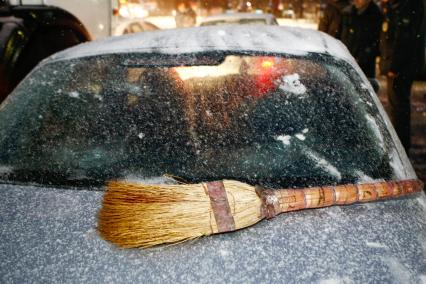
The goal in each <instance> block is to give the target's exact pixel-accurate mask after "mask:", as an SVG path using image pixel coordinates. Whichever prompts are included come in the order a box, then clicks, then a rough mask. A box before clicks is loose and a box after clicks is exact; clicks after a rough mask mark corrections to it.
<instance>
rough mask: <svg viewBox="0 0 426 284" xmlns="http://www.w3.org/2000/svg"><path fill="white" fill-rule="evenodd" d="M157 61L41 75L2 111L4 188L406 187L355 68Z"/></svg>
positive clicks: (307, 60)
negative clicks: (133, 184)
mask: <svg viewBox="0 0 426 284" xmlns="http://www.w3.org/2000/svg"><path fill="white" fill-rule="evenodd" d="M146 56H147V55H139V56H136V55H114V56H112V55H109V56H102V57H100V56H98V57H89V58H81V59H73V60H66V61H59V62H53V63H49V64H46V65H43V66H42V67H40V68H38V69H37V70H35V71H34V72H33V73H32V74H31V75H30V76H29V77H27V78H26V79H25V81H24V82H23V83H21V85H20V86H19V87H18V88H17V89H16V90H15V91H14V93H13V95H11V96H10V97H9V98H8V99H7V100H6V101H5V102H4V104H2V105H1V107H0V179H1V180H3V181H4V182H14V183H15V182H21V183H22V182H24V183H26V182H31V183H41V184H45V185H48V184H54V185H81V186H86V185H89V184H103V183H105V182H106V181H108V180H111V179H119V178H127V179H141V180H143V179H147V178H151V177H160V176H163V175H166V174H167V175H172V176H176V177H179V178H180V179H182V180H184V181H187V182H191V183H192V182H201V181H208V180H219V179H234V180H240V181H243V182H248V183H251V184H260V185H263V186H267V187H275V188H277V187H307V186H313V185H326V184H327V185H328V184H347V183H357V182H365V181H373V180H382V179H385V180H390V179H394V178H395V176H396V174H395V171H396V169H395V167H394V164H398V161H397V162H395V155H394V153H395V146H394V144H393V141H392V139H391V137H390V135H389V132H388V130H387V129H386V127H385V124H384V122H383V119H382V117H381V116H380V114H379V112H378V110H377V107H376V105H375V103H374V102H373V100H372V98H371V95H370V94H369V92H368V90H367V89H366V88H365V86H364V87H363V84H362V81H361V79H360V77H359V76H358V74H357V73H356V72H355V71H354V70H352V68H351V67H350V66H348V65H347V64H346V63H344V62H341V61H337V60H334V59H332V58H331V57H328V56H323V57H321V56H310V55H309V56H305V57H297V58H287V57H279V56H262V55H244V54H223V53H217V54H203V55H202V56H199V55H197V56H195V55H185V56H178V57H176V56H174V57H170V58H169V57H167V56H160V55H148V56H149V57H146ZM156 59H158V60H156ZM197 60H200V61H199V62H201V63H203V62H209V64H208V65H197ZM129 62H130V63H131V64H129ZM146 62H149V64H145V63H146ZM154 62H158V64H157V65H158V66H155V64H154ZM170 62H173V66H170V65H171V63H170ZM213 63H214V64H213ZM392 155H393V156H392ZM397 159H399V158H398V157H397ZM399 164H401V162H399Z"/></svg>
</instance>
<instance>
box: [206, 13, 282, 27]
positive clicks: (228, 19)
mask: <svg viewBox="0 0 426 284" xmlns="http://www.w3.org/2000/svg"><path fill="white" fill-rule="evenodd" d="M232 24H240V25H247V24H250V25H256V24H257V25H262V24H263V25H278V22H277V20H276V19H275V17H274V16H273V15H271V14H261V13H259V14H257V13H226V14H220V15H215V16H210V17H206V18H204V19H202V20H201V22H200V26H219V25H232Z"/></svg>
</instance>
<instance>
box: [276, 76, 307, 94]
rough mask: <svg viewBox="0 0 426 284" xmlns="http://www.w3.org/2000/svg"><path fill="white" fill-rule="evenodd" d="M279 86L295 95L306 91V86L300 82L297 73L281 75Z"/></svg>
mask: <svg viewBox="0 0 426 284" xmlns="http://www.w3.org/2000/svg"><path fill="white" fill-rule="evenodd" d="M279 88H280V89H281V90H283V91H286V92H290V93H292V94H295V95H303V94H305V93H306V87H305V86H304V85H303V84H302V83H301V82H300V76H299V74H291V75H286V76H283V77H282V78H281V81H280V86H279Z"/></svg>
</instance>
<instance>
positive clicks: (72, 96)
mask: <svg viewBox="0 0 426 284" xmlns="http://www.w3.org/2000/svg"><path fill="white" fill-rule="evenodd" d="M68 96H70V97H71V98H75V99H77V98H79V97H80V94H79V93H78V92H70V93H69V94H68Z"/></svg>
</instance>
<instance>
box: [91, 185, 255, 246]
mask: <svg viewBox="0 0 426 284" xmlns="http://www.w3.org/2000/svg"><path fill="white" fill-rule="evenodd" d="M224 185H225V188H226V193H227V199H228V201H229V207H230V209H231V213H232V216H233V217H234V220H235V228H236V229H241V228H244V227H247V226H251V225H253V224H255V223H257V222H258V221H260V220H261V219H262V217H261V216H260V207H261V200H260V199H259V197H258V196H257V194H256V192H255V190H254V188H253V187H252V186H249V185H247V184H244V183H240V182H235V181H224ZM98 225H99V231H100V233H101V235H102V237H103V238H105V239H106V240H109V241H111V242H113V243H115V244H118V245H119V246H121V247H124V248H129V247H151V246H155V245H159V244H163V243H175V242H182V241H185V240H190V239H194V238H198V237H201V236H207V235H211V234H214V233H218V228H217V225H216V221H215V216H214V213H213V212H212V208H211V205H210V198H209V196H208V194H207V193H206V191H205V187H204V186H203V184H192V185H161V186H155V185H144V186H142V185H137V184H130V183H123V182H111V183H110V184H109V185H108V191H107V192H106V193H105V197H104V203H103V209H102V210H101V211H100V214H99V224H98Z"/></svg>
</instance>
